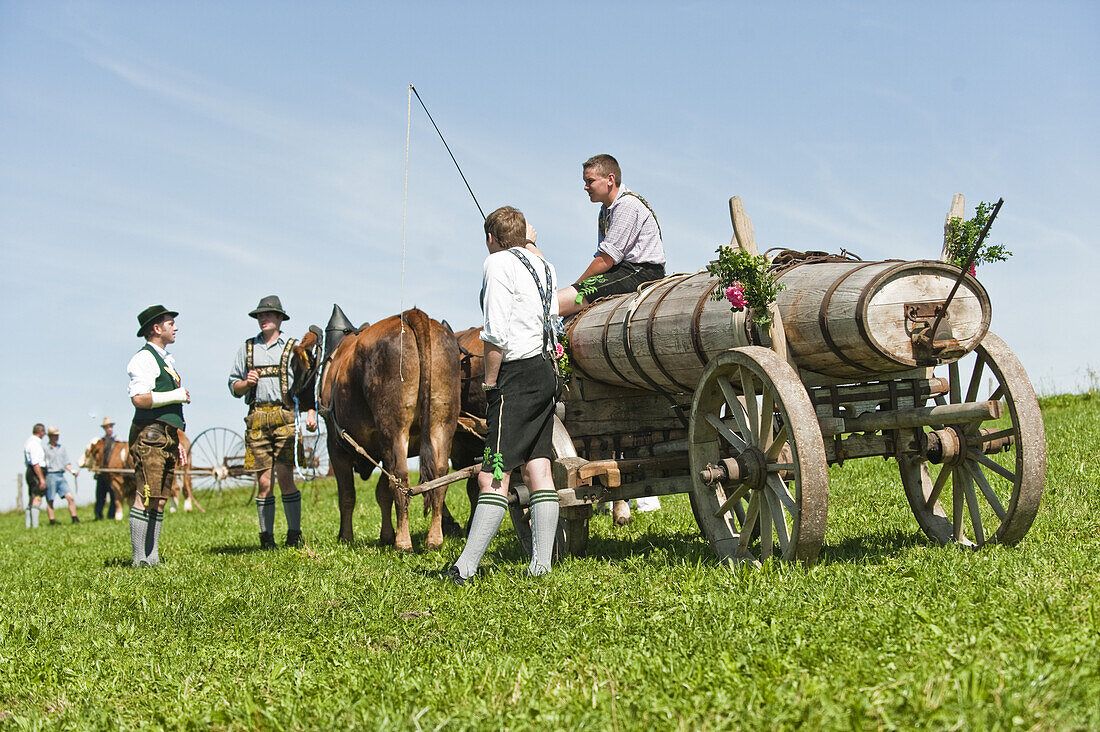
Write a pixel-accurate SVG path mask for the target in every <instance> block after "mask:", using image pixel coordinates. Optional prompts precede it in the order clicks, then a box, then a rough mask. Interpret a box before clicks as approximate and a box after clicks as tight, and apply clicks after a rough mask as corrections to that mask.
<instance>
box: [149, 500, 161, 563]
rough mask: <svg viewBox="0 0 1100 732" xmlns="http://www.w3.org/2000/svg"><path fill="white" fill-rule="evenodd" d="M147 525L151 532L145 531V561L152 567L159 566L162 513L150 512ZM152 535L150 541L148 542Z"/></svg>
mask: <svg viewBox="0 0 1100 732" xmlns="http://www.w3.org/2000/svg"><path fill="white" fill-rule="evenodd" d="M149 524H150V525H151V526H152V529H153V530H152V532H150V531H149V530H148V529H146V534H145V561H146V563H147V564H148V565H149V566H150V567H152V566H154V565H157V564H160V527H161V526H163V525H164V511H150V512H149ZM150 534H152V540H150Z"/></svg>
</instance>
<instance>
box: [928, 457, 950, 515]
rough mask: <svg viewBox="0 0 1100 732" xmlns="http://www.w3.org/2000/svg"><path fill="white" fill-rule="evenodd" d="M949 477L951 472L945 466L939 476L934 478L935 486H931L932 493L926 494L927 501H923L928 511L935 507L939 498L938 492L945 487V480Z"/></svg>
mask: <svg viewBox="0 0 1100 732" xmlns="http://www.w3.org/2000/svg"><path fill="white" fill-rule="evenodd" d="M950 475H951V470H950V469H949V468H948V467H947V466H946V465H945V466H944V467H943V469H942V470H941V471H940V474H939V476H937V477H936V484H935V485H934V486H932V492H931V493H929V494H928V500H927V501H925V503H926V504H927V506H928V508H929V509H931V508H932V507H933V506H935V505H936V501H938V500H939V498H940V491H942V490H943V487H944V486H945V485H947V478H948V476H950Z"/></svg>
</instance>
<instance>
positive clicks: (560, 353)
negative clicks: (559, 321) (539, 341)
mask: <svg viewBox="0 0 1100 732" xmlns="http://www.w3.org/2000/svg"><path fill="white" fill-rule="evenodd" d="M564 355H565V346H563V345H562V344H560V343H559V344H558V346H557V348H555V349H554V358H558V359H560V358H561V357H562V356H564Z"/></svg>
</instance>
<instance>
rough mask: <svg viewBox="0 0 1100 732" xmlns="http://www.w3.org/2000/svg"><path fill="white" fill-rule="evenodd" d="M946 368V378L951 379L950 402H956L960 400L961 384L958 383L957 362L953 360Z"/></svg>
mask: <svg viewBox="0 0 1100 732" xmlns="http://www.w3.org/2000/svg"><path fill="white" fill-rule="evenodd" d="M947 369H948V374H950V375H949V376H948V378H949V379H950V381H951V403H952V404H958V403H959V402H961V401H962V384H960V383H959V362H958V361H955V362H954V363H952V364H951V365H950V366H948V367H947Z"/></svg>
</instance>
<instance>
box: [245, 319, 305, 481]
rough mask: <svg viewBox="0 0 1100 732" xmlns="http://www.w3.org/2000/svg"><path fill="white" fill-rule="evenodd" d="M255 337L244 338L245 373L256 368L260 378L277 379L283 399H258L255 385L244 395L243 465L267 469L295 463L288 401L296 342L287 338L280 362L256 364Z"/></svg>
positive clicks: (261, 469) (292, 413)
mask: <svg viewBox="0 0 1100 732" xmlns="http://www.w3.org/2000/svg"><path fill="white" fill-rule="evenodd" d="M255 343H256V339H255V338H249V339H248V340H247V341H245V367H244V369H245V373H248V372H249V371H252V370H255V371H256V372H258V373H259V375H260V378H261V379H278V380H279V394H280V395H281V396H282V401H278V402H257V401H255V399H256V387H252V388H251V389H249V391H248V393H247V394H245V402H247V403H248V407H249V408H248V415H247V416H246V417H245V418H244V425H245V436H244V446H245V451H244V468H245V470H256V471H261V472H262V471H265V470H268V469H269V468H270V467H271V466H272V464H273V463H282V464H284V465H294V430H295V424H294V410H293V409H291V407H290V403H289V395H290V357H291V355H292V354H293V352H294V351H293V348H294V344H295V343H297V341H296V340H295V339H293V338H288V339H287V342H286V345H285V346H283V353H282V355H281V356H280V357H279V363H278V364H268V365H266V366H257V365H256V362H255V354H254V348H255Z"/></svg>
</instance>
